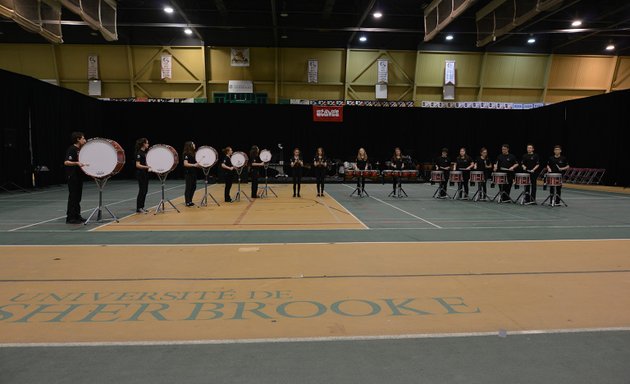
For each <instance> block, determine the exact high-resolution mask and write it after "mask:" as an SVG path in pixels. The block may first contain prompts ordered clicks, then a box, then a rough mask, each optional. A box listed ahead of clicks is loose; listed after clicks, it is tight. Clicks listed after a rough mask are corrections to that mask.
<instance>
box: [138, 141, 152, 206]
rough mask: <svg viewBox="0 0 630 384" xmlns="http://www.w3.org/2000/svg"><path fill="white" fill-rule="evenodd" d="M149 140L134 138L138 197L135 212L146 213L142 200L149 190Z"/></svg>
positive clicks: (143, 200)
mask: <svg viewBox="0 0 630 384" xmlns="http://www.w3.org/2000/svg"><path fill="white" fill-rule="evenodd" d="M148 148H149V140H147V138H146V137H142V138H140V139H138V140H136V179H138V197H136V212H137V213H147V210H146V209H144V202H145V200H146V198H147V192H148V191H149V168H150V167H149V166H148V165H147V149H148Z"/></svg>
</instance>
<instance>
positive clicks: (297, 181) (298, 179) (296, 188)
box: [293, 168, 302, 196]
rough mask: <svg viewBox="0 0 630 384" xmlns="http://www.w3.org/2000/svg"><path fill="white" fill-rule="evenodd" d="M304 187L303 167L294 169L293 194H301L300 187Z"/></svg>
mask: <svg viewBox="0 0 630 384" xmlns="http://www.w3.org/2000/svg"><path fill="white" fill-rule="evenodd" d="M301 187H302V169H301V168H300V169H299V170H296V169H294V170H293V196H295V195H296V194H298V195H299V194H300V188H301Z"/></svg>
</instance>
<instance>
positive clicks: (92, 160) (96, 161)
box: [79, 138, 125, 178]
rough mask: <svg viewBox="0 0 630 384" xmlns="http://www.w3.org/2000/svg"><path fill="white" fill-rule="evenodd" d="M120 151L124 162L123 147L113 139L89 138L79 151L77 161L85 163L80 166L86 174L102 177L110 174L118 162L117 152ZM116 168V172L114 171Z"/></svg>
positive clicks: (112, 173)
mask: <svg viewBox="0 0 630 384" xmlns="http://www.w3.org/2000/svg"><path fill="white" fill-rule="evenodd" d="M120 152H122V163H123V164H124V163H125V160H124V159H125V158H124V154H125V152H124V151H123V149H122V148H121V147H120V145H118V143H116V142H115V141H113V140H108V139H100V138H94V139H90V140H89V141H88V142H87V143H85V145H83V147H81V150H80V151H79V162H81V163H85V164H87V165H86V166H84V167H81V169H82V170H83V172H85V174H86V175H88V176H92V177H97V178H102V177H107V176H112V175H114V174H116V173H117V172H118V170H119V169H118V170H116V168H117V165H118V163H119V153H120ZM114 170H116V172H114Z"/></svg>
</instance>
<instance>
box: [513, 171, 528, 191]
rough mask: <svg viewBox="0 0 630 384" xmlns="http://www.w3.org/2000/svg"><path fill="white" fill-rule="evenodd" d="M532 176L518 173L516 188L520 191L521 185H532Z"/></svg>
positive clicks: (515, 180)
mask: <svg viewBox="0 0 630 384" xmlns="http://www.w3.org/2000/svg"><path fill="white" fill-rule="evenodd" d="M530 184H531V176H530V175H529V173H517V174H515V175H514V188H515V189H518V187H519V186H521V185H530Z"/></svg>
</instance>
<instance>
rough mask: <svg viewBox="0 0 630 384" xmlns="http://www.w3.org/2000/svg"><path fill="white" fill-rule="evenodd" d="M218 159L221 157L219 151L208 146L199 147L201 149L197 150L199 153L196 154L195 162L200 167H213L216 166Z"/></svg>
mask: <svg viewBox="0 0 630 384" xmlns="http://www.w3.org/2000/svg"><path fill="white" fill-rule="evenodd" d="M218 159H219V155H218V153H217V151H216V150H215V149H214V148H212V147H210V146H207V145H204V146H202V147H199V149H197V152H196V153H195V160H196V161H197V163H198V164H199V165H201V166H202V167H204V168H210V167H212V166H213V165H214V164H216V162H217V160H218Z"/></svg>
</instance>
